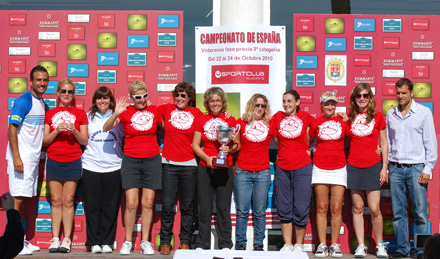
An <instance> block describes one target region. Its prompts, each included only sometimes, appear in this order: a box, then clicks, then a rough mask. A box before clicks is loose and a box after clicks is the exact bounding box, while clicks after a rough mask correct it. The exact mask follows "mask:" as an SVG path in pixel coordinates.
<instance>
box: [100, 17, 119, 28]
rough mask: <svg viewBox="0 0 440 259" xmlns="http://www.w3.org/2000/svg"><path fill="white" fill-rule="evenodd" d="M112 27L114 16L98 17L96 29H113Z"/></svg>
mask: <svg viewBox="0 0 440 259" xmlns="http://www.w3.org/2000/svg"><path fill="white" fill-rule="evenodd" d="M114 27H115V15H114V14H101V15H98V28H114Z"/></svg>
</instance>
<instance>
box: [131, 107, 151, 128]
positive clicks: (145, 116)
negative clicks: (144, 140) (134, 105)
mask: <svg viewBox="0 0 440 259" xmlns="http://www.w3.org/2000/svg"><path fill="white" fill-rule="evenodd" d="M153 119H154V114H153V113H151V112H149V111H146V110H143V111H138V112H136V113H135V114H133V116H131V126H132V127H133V128H134V129H136V130H139V131H147V130H149V129H151V127H152V126H153Z"/></svg>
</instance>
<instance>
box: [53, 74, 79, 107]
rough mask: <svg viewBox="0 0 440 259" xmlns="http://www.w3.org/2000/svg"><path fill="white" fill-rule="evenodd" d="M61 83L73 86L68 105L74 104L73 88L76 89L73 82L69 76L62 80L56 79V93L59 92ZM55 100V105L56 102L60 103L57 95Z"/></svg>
mask: <svg viewBox="0 0 440 259" xmlns="http://www.w3.org/2000/svg"><path fill="white" fill-rule="evenodd" d="M62 85H71V86H73V94H72V102H71V103H70V105H71V106H75V89H76V87H75V82H73V80H72V79H70V78H64V79H63V80H60V81H58V85H57V90H56V92H57V93H59V92H60V90H61V86H62ZM56 102H57V106H58V104H59V103H60V97H59V96H57V101H56Z"/></svg>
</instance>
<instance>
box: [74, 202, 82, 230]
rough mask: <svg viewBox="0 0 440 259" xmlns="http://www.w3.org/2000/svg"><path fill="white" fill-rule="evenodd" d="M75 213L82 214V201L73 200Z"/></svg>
mask: <svg viewBox="0 0 440 259" xmlns="http://www.w3.org/2000/svg"><path fill="white" fill-rule="evenodd" d="M75 215H84V205H83V203H82V202H75ZM75 225H76V222H75Z"/></svg>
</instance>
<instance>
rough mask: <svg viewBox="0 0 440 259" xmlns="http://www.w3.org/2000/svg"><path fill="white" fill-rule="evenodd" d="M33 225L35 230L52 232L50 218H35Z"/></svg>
mask: <svg viewBox="0 0 440 259" xmlns="http://www.w3.org/2000/svg"><path fill="white" fill-rule="evenodd" d="M35 225H36V226H35V227H36V230H37V232H52V220H51V219H36V220H35Z"/></svg>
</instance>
